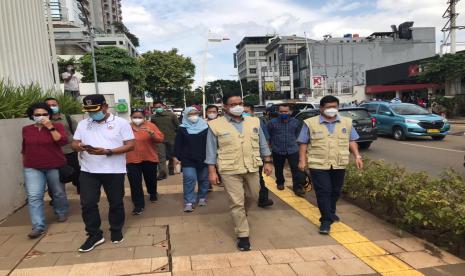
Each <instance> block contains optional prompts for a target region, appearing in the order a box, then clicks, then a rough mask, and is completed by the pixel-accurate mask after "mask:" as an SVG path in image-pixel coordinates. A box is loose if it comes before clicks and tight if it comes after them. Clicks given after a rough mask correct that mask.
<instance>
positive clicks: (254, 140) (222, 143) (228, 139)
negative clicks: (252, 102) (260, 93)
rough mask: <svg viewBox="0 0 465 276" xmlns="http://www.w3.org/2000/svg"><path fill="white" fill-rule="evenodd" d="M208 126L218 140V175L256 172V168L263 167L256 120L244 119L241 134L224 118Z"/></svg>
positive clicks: (258, 126)
mask: <svg viewBox="0 0 465 276" xmlns="http://www.w3.org/2000/svg"><path fill="white" fill-rule="evenodd" d="M208 125H209V126H210V129H211V131H212V132H213V134H214V135H215V136H216V138H217V139H218V159H217V160H218V162H217V165H218V171H219V172H220V173H222V174H226V175H231V174H244V173H247V172H258V167H259V166H262V165H263V162H262V158H261V157H260V140H259V131H260V121H259V119H258V118H254V117H246V118H244V122H243V125H242V133H239V132H238V131H237V129H236V128H235V127H234V126H233V125H232V124H231V123H229V122H228V120H227V119H226V118H224V117H220V118H218V119H215V120H213V121H210V122H208Z"/></svg>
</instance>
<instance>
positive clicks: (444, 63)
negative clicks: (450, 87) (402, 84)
mask: <svg viewBox="0 0 465 276" xmlns="http://www.w3.org/2000/svg"><path fill="white" fill-rule="evenodd" d="M423 68H424V69H423V72H422V73H421V74H420V78H421V80H423V81H428V82H433V83H440V84H443V83H444V82H446V81H449V80H453V79H457V78H461V77H462V76H465V53H456V54H445V55H443V56H442V57H439V58H436V59H434V60H431V61H428V62H426V63H424V64H423Z"/></svg>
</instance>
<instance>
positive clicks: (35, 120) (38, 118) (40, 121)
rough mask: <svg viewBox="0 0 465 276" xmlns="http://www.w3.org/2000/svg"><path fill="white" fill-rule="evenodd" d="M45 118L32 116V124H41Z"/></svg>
mask: <svg viewBox="0 0 465 276" xmlns="http://www.w3.org/2000/svg"><path fill="white" fill-rule="evenodd" d="M45 118H47V117H46V116H34V117H33V119H34V122H35V123H36V124H40V123H42V122H43V121H44V120H45Z"/></svg>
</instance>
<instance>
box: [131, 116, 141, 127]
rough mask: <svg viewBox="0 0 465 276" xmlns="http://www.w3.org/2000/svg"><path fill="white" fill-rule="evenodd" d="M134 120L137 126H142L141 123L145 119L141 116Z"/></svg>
mask: <svg viewBox="0 0 465 276" xmlns="http://www.w3.org/2000/svg"><path fill="white" fill-rule="evenodd" d="M132 122H133V123H134V124H135V125H136V126H140V125H141V124H142V123H143V122H144V119H141V118H134V119H132Z"/></svg>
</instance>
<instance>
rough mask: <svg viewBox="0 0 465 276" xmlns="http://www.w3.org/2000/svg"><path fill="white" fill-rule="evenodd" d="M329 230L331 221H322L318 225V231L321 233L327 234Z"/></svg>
mask: <svg viewBox="0 0 465 276" xmlns="http://www.w3.org/2000/svg"><path fill="white" fill-rule="evenodd" d="M329 231H331V222H329V221H323V222H322V223H321V225H320V231H319V233H320V234H322V235H328V234H329Z"/></svg>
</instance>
